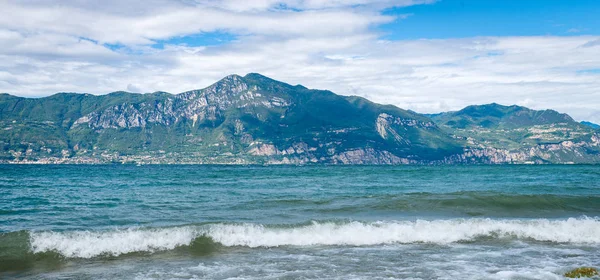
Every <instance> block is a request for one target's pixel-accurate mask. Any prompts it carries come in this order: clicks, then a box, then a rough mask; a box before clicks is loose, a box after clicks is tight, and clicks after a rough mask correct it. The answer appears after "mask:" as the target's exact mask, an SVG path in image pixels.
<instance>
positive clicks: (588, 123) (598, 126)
mask: <svg viewBox="0 0 600 280" xmlns="http://www.w3.org/2000/svg"><path fill="white" fill-rule="evenodd" d="M581 124H583V125H585V126H589V127H591V128H593V129H596V130H598V129H600V124H595V123H592V122H586V121H582V122H581Z"/></svg>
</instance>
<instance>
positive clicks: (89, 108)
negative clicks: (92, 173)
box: [0, 74, 462, 164]
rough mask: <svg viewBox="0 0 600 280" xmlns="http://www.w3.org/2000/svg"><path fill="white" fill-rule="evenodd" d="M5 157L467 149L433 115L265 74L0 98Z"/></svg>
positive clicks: (394, 155) (289, 159)
mask: <svg viewBox="0 0 600 280" xmlns="http://www.w3.org/2000/svg"><path fill="white" fill-rule="evenodd" d="M0 122H1V124H2V127H3V128H4V129H2V131H1V132H0V145H1V146H2V159H3V160H4V161H44V162H110V161H119V162H122V161H135V162H156V163H161V162H168V163H308V162H319V163H331V164H336V163H350V164H363V163H368V164H400V163H410V162H425V161H439V160H443V159H444V158H445V157H447V156H450V155H452V154H456V153H460V152H461V150H462V148H461V146H460V145H459V144H458V143H457V142H456V141H455V139H453V138H451V137H450V136H449V135H447V134H446V133H445V132H443V131H441V130H440V129H439V128H438V127H437V126H436V125H435V124H434V123H433V122H432V121H431V120H430V119H429V118H427V117H424V116H422V115H419V114H416V113H412V112H408V111H405V110H402V109H399V108H397V107H394V106H383V105H378V104H375V103H372V102H370V101H368V100H366V99H363V98H360V97H343V96H339V95H336V94H333V93H332V92H330V91H322V90H309V89H307V88H305V87H303V86H291V85H288V84H285V83H281V82H278V81H275V80H272V79H270V78H267V77H265V76H262V75H259V74H248V75H246V76H244V77H241V76H237V75H231V76H227V77H225V78H224V79H222V80H220V81H218V82H217V83H215V84H213V85H211V86H209V87H207V88H205V89H202V90H193V91H189V92H184V93H180V94H177V95H171V94H168V93H164V92H158V93H152V94H133V93H126V92H115V93H111V94H108V95H104V96H94V95H89V94H73V93H59V94H55V95H52V96H50V97H46V98H39V99H29V98H20V97H14V96H10V95H2V96H0Z"/></svg>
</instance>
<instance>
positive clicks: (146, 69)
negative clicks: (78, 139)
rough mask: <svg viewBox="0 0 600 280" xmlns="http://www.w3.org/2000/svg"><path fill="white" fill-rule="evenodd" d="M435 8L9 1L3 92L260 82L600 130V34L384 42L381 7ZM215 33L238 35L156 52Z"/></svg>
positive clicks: (0, 31) (1, 61) (232, 0)
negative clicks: (526, 112) (481, 109)
mask: <svg viewBox="0 0 600 280" xmlns="http://www.w3.org/2000/svg"><path fill="white" fill-rule="evenodd" d="M425 2H428V1H385V0H382V1H366V0H348V1H341V0H340V1H318V0H289V1H270V0H261V1H241V0H229V1H212V0H198V1H191V0H187V1H161V0H151V1H144V2H143V3H142V4H138V3H137V2H133V1H116V0H110V1H107V2H102V4H97V3H88V2H87V1H75V0H73V1H61V2H55V3H54V4H52V2H50V1H20V2H6V1H5V2H1V3H0V9H1V10H2V11H4V15H6V16H4V15H3V17H1V18H0V92H9V93H12V94H16V95H21V96H44V95H49V94H52V93H54V92H61V91H75V92H91V93H95V94H102V93H107V92H111V91H116V90H129V91H147V92H151V91H158V90H161V91H169V92H173V93H177V92H182V91H185V90H190V89H196V88H203V87H205V86H208V85H209V84H211V83H213V82H215V81H216V80H218V79H220V78H222V77H223V76H225V75H227V74H231V73H237V74H241V75H243V74H246V73H248V72H259V73H262V74H265V75H267V76H270V77H272V78H274V79H278V80H281V81H285V82H288V83H291V84H298V83H299V84H303V85H305V86H307V87H310V88H320V89H329V90H332V91H334V92H336V93H338V94H345V95H361V96H364V97H367V98H369V99H371V100H373V101H375V102H380V103H388V104H395V105H398V106H400V107H402V108H406V109H412V110H415V111H419V112H426V113H432V112H438V111H445V110H457V109H460V108H462V107H464V106H466V105H470V104H481V103H490V102H499V103H503V104H522V105H526V106H529V107H532V108H536V109H544V108H553V109H557V110H559V111H563V112H567V113H569V114H571V115H572V116H573V117H575V118H577V119H587V120H591V121H594V122H600V109H598V108H600V74H599V73H598V72H597V69H600V56H599V55H598V54H599V53H600V43H598V42H600V37H598V36H568V37H545V36H541V37H480V38H463V39H445V40H405V41H385V40H380V39H378V38H379V34H377V32H376V31H374V30H375V29H374V28H373V27H375V26H377V25H379V24H382V23H385V22H389V21H391V20H394V18H393V17H390V16H383V15H381V14H380V11H381V10H382V9H384V8H386V7H391V6H402V5H411V4H415V3H425ZM59 4H60V5H59ZM216 30H219V31H225V32H230V33H233V34H236V35H237V36H238V38H237V39H236V40H235V41H234V42H230V43H228V44H224V45H220V46H199V47H194V46H184V45H168V44H167V45H165V47H164V49H155V48H152V47H151V46H150V44H153V43H154V42H155V41H156V40H163V39H169V38H172V37H174V36H183V35H189V34H196V33H198V32H211V31H216ZM103 43H120V44H123V45H124V48H122V49H115V50H111V49H109V48H107V47H105V46H104V45H103Z"/></svg>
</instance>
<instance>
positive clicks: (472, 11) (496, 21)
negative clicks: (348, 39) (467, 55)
mask: <svg viewBox="0 0 600 280" xmlns="http://www.w3.org/2000/svg"><path fill="white" fill-rule="evenodd" d="M384 14H389V15H400V14H408V15H410V16H409V17H407V18H406V19H404V20H397V21H394V22H393V23H390V24H386V25H383V26H381V27H380V29H381V30H382V31H383V32H385V33H386V34H387V36H386V38H389V39H393V40H399V39H420V38H438V39H440V38H463V37H475V36H546V35H554V36H575V35H582V34H596V35H597V34H599V33H600V1H597V0H443V1H440V2H437V3H434V4H432V5H415V6H410V7H401V8H390V9H387V10H385V11H384Z"/></svg>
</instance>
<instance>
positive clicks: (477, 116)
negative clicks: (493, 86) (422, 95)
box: [430, 103, 600, 163]
mask: <svg viewBox="0 0 600 280" xmlns="http://www.w3.org/2000/svg"><path fill="white" fill-rule="evenodd" d="M430 117H431V118H432V120H433V121H434V122H435V123H436V124H437V125H438V126H440V127H441V128H442V129H443V130H446V131H447V132H448V133H450V134H452V135H453V136H454V137H455V138H457V139H462V140H463V141H464V145H465V147H467V149H470V150H473V151H476V152H475V153H476V154H477V156H476V158H478V160H479V161H482V160H483V161H485V158H487V159H488V161H490V162H519V163H597V162H598V152H599V151H600V147H599V145H598V144H599V143H598V140H599V139H598V134H597V133H595V132H594V130H593V129H591V128H590V127H588V126H585V125H583V124H580V123H578V122H576V121H575V120H573V119H572V118H571V117H570V116H569V115H567V114H561V113H559V112H556V111H554V110H539V111H538V110H532V109H529V108H526V107H522V106H517V105H512V106H503V105H499V104H496V103H492V104H486V105H473V106H468V107H466V108H464V109H462V110H460V111H456V112H446V113H441V114H435V115H430ZM484 154H485V155H484Z"/></svg>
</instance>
